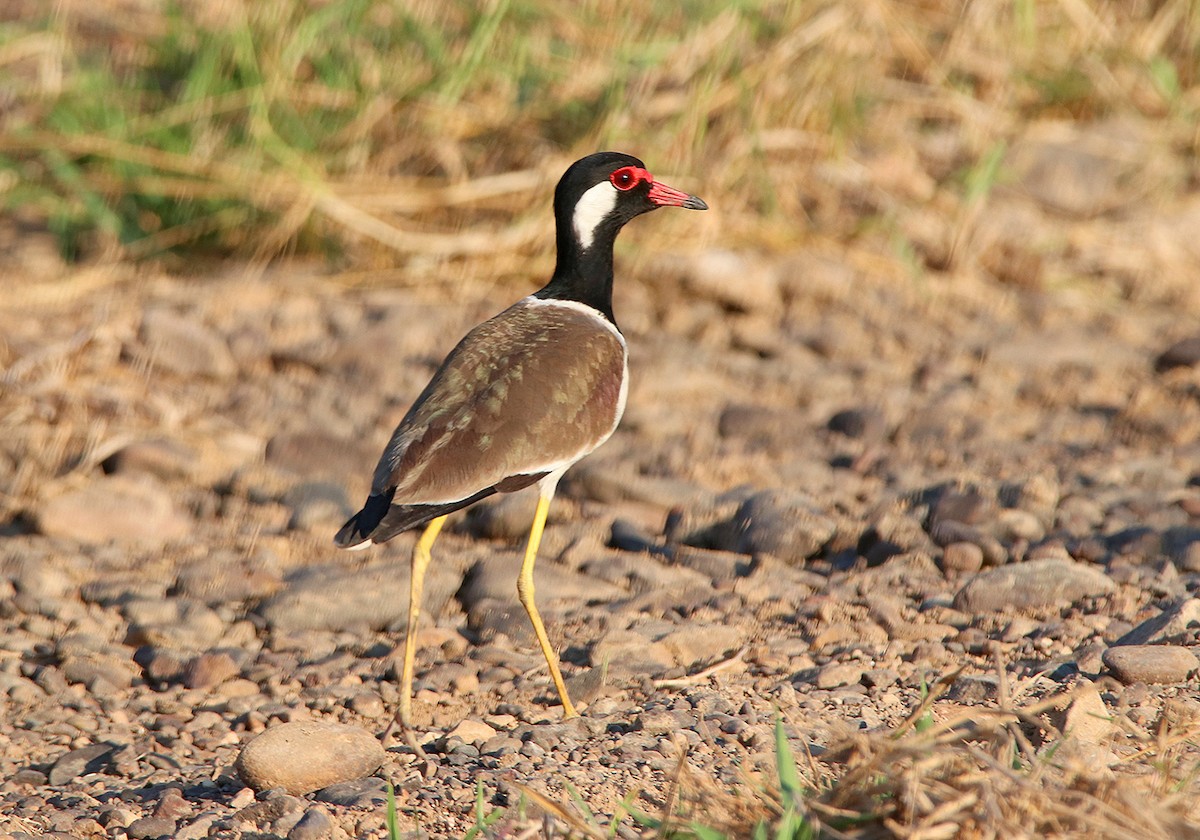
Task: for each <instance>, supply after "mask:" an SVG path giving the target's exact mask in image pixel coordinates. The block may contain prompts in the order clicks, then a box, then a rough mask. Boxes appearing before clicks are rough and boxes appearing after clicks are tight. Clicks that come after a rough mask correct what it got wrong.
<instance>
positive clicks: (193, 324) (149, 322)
mask: <svg viewBox="0 0 1200 840" xmlns="http://www.w3.org/2000/svg"><path fill="white" fill-rule="evenodd" d="M140 337H141V339H142V343H143V344H144V345H145V346H146V350H147V352H148V353H149V356H150V362H151V364H152V365H153V367H154V369H155V370H160V371H169V372H170V373H174V374H178V375H180V376H207V377H212V378H225V377H228V376H232V375H233V374H234V373H236V372H237V365H236V364H235V363H234V360H233V354H231V353H230V352H229V345H228V344H227V343H226V342H225V339H224V338H223V337H222V336H221V335H220V334H219V333H217V332H215V331H213V330H212V329H211V328H210V327H208V326H207V325H205V324H204V323H202V322H200V321H199V320H197V319H196V318H195V317H185V316H183V315H178V314H176V313H174V312H172V311H170V310H168V309H152V310H150V311H149V312H147V313H146V314H145V315H144V316H143V317H142V328H141V334H140Z"/></svg>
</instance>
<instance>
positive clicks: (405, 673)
mask: <svg viewBox="0 0 1200 840" xmlns="http://www.w3.org/2000/svg"><path fill="white" fill-rule="evenodd" d="M444 524H446V517H445V516H439V517H438V518H437V519H433V520H430V522H429V524H428V525H426V526H425V531H424V533H422V534H421V538H420V539H419V540H417V544H416V546H415V547H414V548H413V553H412V576H411V578H410V579H409V583H408V626H407V630H406V632H405V634H404V667H403V668H402V669H401V671H400V713H399V715H397V720H398V721H399V723H400V728H401V729H403V730H404V734H405V738H406V739H408V741H409V745H410V746H412V747H413V748H414V749H415V750H416V751H417V752H418V753H420V752H421V748H420V747H419V746H417V744H416V741H415V739H413V738H412V684H413V662H414V660H415V658H416V654H417V619H418V618H420V617H421V594H422V593H423V592H424V591H425V570H426V569H428V568H429V559H430V554H429V551H430V549H431V548H433V542H434V540H436V539H437V538H438V534H440V533H441V531H442V526H443V525H444Z"/></svg>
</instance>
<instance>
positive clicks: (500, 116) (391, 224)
mask: <svg viewBox="0 0 1200 840" xmlns="http://www.w3.org/2000/svg"><path fill="white" fill-rule="evenodd" d="M1196 18H1197V12H1196V10H1195V8H1194V6H1193V4H1191V3H1189V2H1187V0H1171V1H1170V2H1165V3H1157V4H1151V3H1141V2H1138V3H1126V2H1109V3H1101V2H1089V0H1060V2H1051V3H1040V4H1038V3H1033V2H1031V0H1019V1H1018V2H1007V0H1006V1H1005V2H1000V0H986V1H985V2H977V3H972V4H969V5H967V6H965V7H964V6H961V5H960V4H958V3H948V2H946V3H942V2H932V3H895V2H883V0H879V1H878V2H870V3H863V4H843V3H835V2H818V3H750V2H746V3H739V4H733V5H730V4H725V3H716V2H710V1H709V0H697V2H693V3H687V4H640V5H637V6H632V7H630V8H629V9H626V10H624V11H623V13H622V14H621V15H619V16H612V15H611V14H610V11H609V9H608V8H607V6H606V5H605V4H595V3H584V4H569V5H567V6H562V5H555V4H546V3H544V2H541V0H493V2H490V3H485V4H478V5H476V4H465V3H463V4H436V3H416V2H413V3H405V4H401V5H398V6H392V5H388V4H381V3H374V2H369V0H351V1H350V2H338V3H328V4H318V3H311V4H310V3H304V2H292V1H289V0H271V2H263V3H246V2H242V0H225V2H219V3H211V4H202V3H184V4H182V5H181V6H180V7H179V8H175V7H172V6H169V5H167V4H161V3H153V2H144V0H143V2H138V1H137V0H109V2H104V3H100V4H96V3H87V4H85V3H76V2H67V3H60V4H55V5H54V6H53V10H52V11H49V12H47V11H45V10H44V9H43V6H42V5H41V4H32V3H31V4H27V5H26V7H25V9H24V13H23V14H22V13H17V14H14V15H13V19H12V20H10V21H9V22H8V23H7V24H6V25H5V26H4V27H3V29H0V67H3V69H4V71H5V73H6V74H7V75H8V76H9V77H10V78H11V80H12V82H11V84H10V85H9V88H8V92H7V95H6V99H7V103H6V106H5V108H4V110H3V112H2V113H3V122H2V123H0V187H2V188H3V193H0V194H2V195H3V196H4V200H5V203H6V204H7V206H8V207H9V208H10V209H19V211H20V212H21V213H22V214H24V215H32V216H34V217H38V218H42V219H43V220H44V221H45V223H47V224H50V225H51V226H52V227H53V228H54V229H55V230H56V231H58V232H59V233H60V235H61V237H62V241H63V244H64V247H65V248H66V249H67V251H68V252H69V253H71V254H78V255H93V256H94V255H97V254H119V255H123V256H132V257H146V256H153V255H157V254H161V253H162V252H164V251H168V250H172V249H175V250H177V249H179V248H181V247H185V246H186V247H193V248H194V247H200V248H202V249H207V250H210V251H211V250H213V249H216V250H218V251H221V252H229V251H238V252H241V253H243V254H249V255H251V256H255V257H259V258H269V257H273V256H275V255H277V254H280V253H283V252H286V251H288V250H289V249H294V248H296V247H300V248H313V247H317V248H324V249H330V248H332V249H335V250H337V249H341V248H344V247H346V246H347V245H354V244H356V243H357V244H361V243H374V244H377V245H382V246H384V249H380V250H375V249H372V248H368V249H367V250H365V251H364V250H362V249H358V250H356V251H355V252H354V253H355V261H356V262H357V263H358V264H359V265H360V266H370V265H378V264H380V263H382V262H384V261H386V262H388V263H394V262H395V261H396V260H397V259H399V260H401V261H402V262H405V263H407V265H408V266H409V267H410V268H411V269H412V271H413V272H414V273H415V274H418V275H419V274H424V273H426V272H428V270H429V266H430V265H437V264H439V263H442V262H444V261H445V260H448V259H456V260H466V261H474V262H476V263H480V264H482V265H483V266H486V267H488V268H490V269H492V270H493V271H495V270H497V269H498V270H499V271H501V273H503V271H504V270H505V268H508V269H511V268H512V266H513V263H512V261H511V259H506V258H508V257H511V255H512V254H514V253H521V254H528V252H530V251H536V252H538V253H539V254H541V255H543V256H544V255H545V254H546V252H547V250H548V247H549V244H550V243H549V240H548V237H546V236H545V235H544V233H543V231H544V207H543V206H542V205H543V201H542V197H543V196H544V194H545V191H546V189H547V188H548V186H549V185H550V184H551V183H552V182H553V179H554V178H555V177H556V176H557V173H558V172H560V171H561V169H562V168H563V166H564V164H565V163H566V162H568V161H569V160H570V159H572V158H573V157H575V156H578V155H579V154H581V153H584V152H587V151H591V150H593V149H595V148H597V147H618V148H623V149H629V150H635V151H640V152H641V153H642V155H643V156H644V157H646V158H647V159H648V160H649V162H651V164H652V166H653V167H654V168H655V169H656V170H658V171H662V172H666V173H682V176H681V177H682V178H683V183H682V185H683V186H685V187H694V188H696V189H699V188H700V186H701V185H703V191H704V192H705V194H707V195H710V196H714V197H716V202H715V206H716V207H718V208H719V211H720V225H721V237H722V241H723V242H725V243H730V244H738V243H741V244H747V245H752V246H757V247H768V248H769V247H783V248H786V247H792V246H793V245H794V243H796V242H797V240H798V239H801V238H804V237H806V236H809V235H811V233H810V232H811V231H820V232H821V235H824V236H831V237H834V238H836V239H839V240H842V241H847V240H849V241H853V240H855V239H857V238H859V237H860V236H861V235H862V234H863V233H870V232H871V231H872V230H877V229H878V227H879V225H880V224H883V225H884V226H885V227H886V226H887V225H891V224H892V223H893V222H892V221H889V220H894V219H895V218H896V217H897V215H899V214H900V213H902V212H903V210H904V208H905V207H906V206H914V205H924V204H927V203H928V202H930V201H935V202H938V203H940V204H941V205H942V207H943V209H944V210H945V211H946V212H952V213H963V214H964V220H963V222H962V226H963V228H964V229H966V228H969V226H970V223H971V218H972V214H975V213H978V212H979V207H980V205H981V204H982V201H983V200H984V199H985V198H986V193H987V191H988V189H989V188H990V187H991V186H992V184H993V182H994V180H995V176H996V175H997V172H996V169H995V163H996V154H997V151H998V150H1000V151H1002V150H1003V149H1004V148H1005V147H1006V145H1007V144H1009V143H1011V141H1012V140H1013V138H1014V137H1015V136H1016V135H1018V134H1019V132H1020V131H1021V130H1022V127H1023V126H1024V125H1025V124H1027V123H1028V122H1029V121H1031V120H1039V119H1046V118H1064V119H1091V118H1097V117H1103V116H1106V115H1113V114H1133V115H1137V116H1139V117H1140V118H1145V119H1148V120H1153V121H1154V123H1155V124H1156V125H1157V126H1158V127H1159V128H1160V129H1161V131H1162V132H1163V134H1164V136H1165V137H1166V139H1167V142H1168V143H1169V144H1171V145H1173V146H1175V147H1176V148H1182V149H1186V150H1188V151H1195V149H1196V144H1197V131H1196V129H1195V125H1196V124H1197V123H1196V120H1195V119H1194V117H1195V115H1196V113H1197V111H1198V110H1200V79H1197V74H1196V69H1195V68H1196V66H1197V62H1196V60H1195V58H1196V55H1197V52H1198V50H1200V46H1198V44H1200V40H1198V35H1197V31H1198V24H1197V19H1196ZM934 133H936V134H940V135H945V136H947V137H950V138H954V143H953V144H952V145H953V149H952V152H951V153H950V155H949V157H948V160H947V161H946V166H945V171H944V172H941V173H939V177H938V178H937V180H936V182H934V183H929V182H928V179H927V178H925V179H922V178H921V177H918V176H916V175H914V174H913V170H914V167H912V166H911V165H905V161H904V159H905V157H907V156H911V155H912V154H913V153H914V152H913V149H912V141H913V138H914V137H916V136H920V135H929V134H934ZM848 154H849V155H851V156H852V157H853V158H855V159H858V160H865V161H868V162H869V161H871V160H876V161H879V160H880V159H882V163H880V167H881V168H882V169H886V170H888V171H887V172H883V173H881V172H878V171H875V172H873V171H871V167H870V165H868V168H867V169H866V170H863V168H862V167H861V166H851V167H847V166H846V158H847V155H848ZM830 164H833V165H832V166H830ZM972 173H974V175H973V174H972ZM871 219H876V220H877V221H876V222H874V223H873V222H871ZM667 229H668V231H669V230H670V227H669V226H667ZM964 233H965V231H964V230H960V235H959V236H958V237H956V241H961V240H963V239H964ZM668 235H669V233H668Z"/></svg>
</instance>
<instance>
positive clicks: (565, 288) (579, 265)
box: [535, 224, 619, 326]
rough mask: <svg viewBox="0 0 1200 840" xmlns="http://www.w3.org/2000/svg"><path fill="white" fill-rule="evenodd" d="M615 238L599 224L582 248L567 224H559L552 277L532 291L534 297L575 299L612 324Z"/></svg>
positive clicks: (614, 235) (613, 320)
mask: <svg viewBox="0 0 1200 840" xmlns="http://www.w3.org/2000/svg"><path fill="white" fill-rule="evenodd" d="M564 228H565V230H564ZM618 229H619V228H618ZM616 238H617V230H608V229H607V228H606V226H603V225H602V226H601V227H600V228H598V229H597V230H596V231H595V234H594V236H593V239H592V245H591V247H590V248H586V249H585V248H583V247H582V246H581V245H580V243H579V238H578V237H577V236H576V235H575V231H574V230H573V229H571V227H570V225H569V224H567V225H559V230H558V262H557V263H556V265H555V266H554V276H552V277H551V278H550V282H549V283H547V284H546V285H545V286H543V287H542V288H541V289H540V290H538V291H537V292H536V293H535V295H536V297H539V298H543V299H550V300H573V301H578V302H579V303H582V304H585V305H587V306H590V307H592V308H593V309H595V310H596V311H598V312H599V313H600V314H601V315H603V316H604V317H605V318H607V319H608V320H609V321H611V322H612V324H613V326H616V323H617V319H616V318H615V317H614V316H613V309H612V289H613V242H614V240H616Z"/></svg>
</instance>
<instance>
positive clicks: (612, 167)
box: [554, 152, 708, 255]
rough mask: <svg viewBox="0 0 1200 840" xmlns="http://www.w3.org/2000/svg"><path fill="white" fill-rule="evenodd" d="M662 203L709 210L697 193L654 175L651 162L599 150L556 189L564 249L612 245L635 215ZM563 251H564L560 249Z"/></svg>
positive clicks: (574, 167)
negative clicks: (647, 165)
mask: <svg viewBox="0 0 1200 840" xmlns="http://www.w3.org/2000/svg"><path fill="white" fill-rule="evenodd" d="M659 207H683V208H685V209H688V210H707V209H708V205H707V204H705V203H704V202H703V201H702V200H701V199H699V198H697V197H696V196H694V195H688V194H687V193H684V192H680V191H679V190H677V189H674V188H672V187H668V186H667V185H666V184H663V183H661V182H659V181H656V180H655V179H654V176H653V175H651V174H650V173H649V172H647V171H646V165H645V164H644V163H642V162H641V161H640V160H638V159H637V158H635V157H633V156H631V155H626V154H622V153H620V152H597V153H596V154H594V155H588V156H587V157H585V158H581V159H579V160H577V161H575V163H573V164H571V166H570V168H569V169H567V171H566V173H564V174H563V176H562V180H560V181H559V182H558V188H557V189H556V190H555V191H554V217H555V220H556V223H557V225H558V242H559V250H560V252H561V251H562V249H563V247H564V246H565V247H567V248H568V249H570V248H571V246H572V245H573V246H574V247H575V248H577V249H578V250H579V251H580V252H583V251H588V250H590V249H592V248H593V247H597V246H599V247H606V248H611V246H612V241H613V239H615V238H616V235H617V232H618V231H619V230H620V229H621V228H622V227H623V226H624V225H625V223H626V222H628V221H629V220H630V219H632V218H633V217H634V216H640V215H641V214H642V213H647V212H649V211H651V210H656V209H658V208H659ZM560 255H561V253H560Z"/></svg>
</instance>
